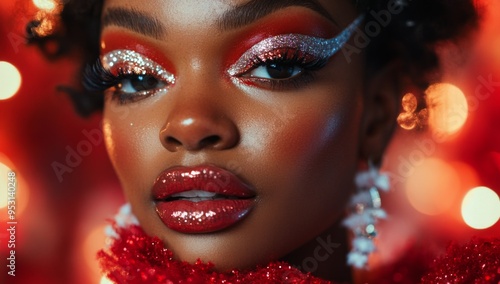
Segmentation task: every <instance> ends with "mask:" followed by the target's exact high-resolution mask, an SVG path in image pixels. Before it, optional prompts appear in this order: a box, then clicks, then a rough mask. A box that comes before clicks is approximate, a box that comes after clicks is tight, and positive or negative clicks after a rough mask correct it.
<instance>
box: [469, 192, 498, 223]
mask: <svg viewBox="0 0 500 284" xmlns="http://www.w3.org/2000/svg"><path fill="white" fill-rule="evenodd" d="M462 218H463V219H464V221H465V223H466V224H467V225H468V226H469V227H471V228H474V229H486V228H489V227H491V226H493V225H495V223H496V222H497V221H498V219H499V218H500V198H499V197H498V195H497V194H496V193H495V192H494V191H493V190H491V189H490V188H487V187H484V186H480V187H476V188H473V189H471V190H470V191H469V192H467V194H466V195H465V197H464V199H463V201H462Z"/></svg>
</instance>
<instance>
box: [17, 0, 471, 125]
mask: <svg viewBox="0 0 500 284" xmlns="http://www.w3.org/2000/svg"><path fill="white" fill-rule="evenodd" d="M352 1H354V4H355V5H356V7H357V8H358V10H359V11H360V13H364V14H365V15H366V16H365V23H367V25H365V28H368V23H370V22H372V21H375V22H377V21H379V23H378V24H379V30H377V33H376V36H374V37H372V38H370V42H369V45H368V46H367V47H366V54H367V56H366V58H367V62H366V64H367V67H368V70H369V71H368V72H370V73H371V74H373V73H374V72H376V71H377V70H379V69H380V68H382V67H384V66H385V65H386V64H388V63H389V62H391V61H393V60H396V59H398V60H401V61H402V62H403V63H404V64H405V66H406V67H407V70H409V73H410V74H408V75H410V76H411V77H412V78H414V79H415V83H416V85H418V86H419V87H420V88H422V89H423V88H425V87H426V86H427V85H428V84H429V83H431V82H430V79H429V78H428V76H427V75H428V74H431V73H432V72H433V71H436V70H437V69H438V67H439V61H438V56H437V54H436V52H435V46H436V44H438V43H440V42H443V41H449V40H456V39H460V38H462V37H464V36H466V35H467V34H468V33H469V32H470V31H471V30H473V29H474V28H475V27H476V26H477V23H478V13H477V9H476V8H477V7H475V3H474V0H352ZM391 5H392V6H391ZM102 6H103V0H70V1H66V3H64V7H63V9H62V11H61V13H60V22H61V28H60V29H59V30H58V31H57V32H55V33H53V34H51V35H40V34H38V33H37V27H38V26H39V25H40V21H31V22H30V23H29V24H28V25H27V27H26V32H27V38H28V43H30V44H36V45H38V46H39V47H40V48H41V50H42V52H43V53H44V54H45V55H46V56H47V57H48V58H50V59H56V58H59V57H61V56H66V55H68V54H70V53H71V52H74V51H75V50H76V51H77V54H79V56H78V60H81V63H82V69H81V72H80V76H82V74H83V72H84V70H85V67H86V66H88V65H92V64H93V63H95V61H96V59H97V58H98V56H99V37H100V25H101V10H102ZM391 7H392V8H393V9H394V10H393V11H396V10H395V9H398V10H397V11H398V12H397V13H392V14H391V15H390V17H391V19H390V20H389V21H387V23H386V24H385V25H384V26H383V27H381V26H380V17H381V15H382V14H384V13H387V12H386V11H388V10H390V9H391ZM386 15H387V14H386ZM382 16H383V15H382ZM49 43H50V45H51V46H53V43H56V46H57V48H56V49H54V48H50V49H49V48H47V46H48V45H49ZM73 54H74V53H73ZM60 89H61V90H63V91H65V92H67V93H68V94H69V96H70V97H71V99H72V101H73V103H74V105H75V108H76V110H77V112H78V113H79V114H80V115H82V116H84V117H85V116H88V115H90V114H92V113H93V112H96V111H99V110H101V109H102V108H103V103H104V99H103V97H104V96H103V95H102V94H98V93H92V92H88V91H85V90H84V88H83V87H82V86H76V87H75V86H74V87H60Z"/></svg>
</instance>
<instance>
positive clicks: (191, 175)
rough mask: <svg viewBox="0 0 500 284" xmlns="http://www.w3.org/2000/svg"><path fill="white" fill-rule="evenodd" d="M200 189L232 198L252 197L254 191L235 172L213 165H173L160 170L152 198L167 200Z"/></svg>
mask: <svg viewBox="0 0 500 284" xmlns="http://www.w3.org/2000/svg"><path fill="white" fill-rule="evenodd" d="M190 190H201V191H206V192H212V193H216V194H218V195H222V196H226V197H232V198H242V199H243V198H245V199H246V198H252V197H254V196H255V191H254V190H253V189H252V188H251V186H249V185H248V184H245V183H244V182H243V181H241V180H240V179H239V178H238V177H237V176H236V175H235V174H233V173H232V172H230V171H228V170H224V169H222V168H219V167H217V166H213V165H202V166H195V167H181V166H177V167H173V168H170V169H167V170H165V171H163V172H161V173H160V174H159V175H158V177H157V178H156V181H155V183H154V185H153V198H154V199H155V200H156V201H167V199H168V198H170V197H172V195H174V194H177V193H181V192H185V191H190Z"/></svg>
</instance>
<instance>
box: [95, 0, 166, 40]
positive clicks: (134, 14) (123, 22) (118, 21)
mask: <svg viewBox="0 0 500 284" xmlns="http://www.w3.org/2000/svg"><path fill="white" fill-rule="evenodd" d="M101 25H102V28H105V27H107V26H119V27H124V28H127V29H129V30H132V31H134V32H138V33H140V34H143V35H146V36H150V37H153V38H156V39H160V38H161V37H162V36H164V35H165V31H166V29H165V26H164V25H163V24H162V23H161V22H160V21H159V20H158V19H156V18H154V17H152V16H149V15H147V14H145V13H142V12H140V11H137V10H134V9H127V8H119V7H117V8H114V7H111V8H108V9H106V12H105V14H104V16H103V17H102V23H101Z"/></svg>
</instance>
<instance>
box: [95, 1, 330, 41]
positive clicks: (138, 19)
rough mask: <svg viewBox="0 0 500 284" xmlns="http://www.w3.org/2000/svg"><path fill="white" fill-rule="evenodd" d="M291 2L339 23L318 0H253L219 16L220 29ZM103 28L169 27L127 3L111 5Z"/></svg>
mask: <svg viewBox="0 0 500 284" xmlns="http://www.w3.org/2000/svg"><path fill="white" fill-rule="evenodd" d="M291 6H300V7H305V8H309V9H311V10H313V11H315V12H317V13H319V14H320V15H322V16H324V17H325V18H327V19H328V20H330V21H332V22H333V23H335V24H337V23H336V22H335V20H334V19H333V18H332V16H331V15H330V14H329V13H328V11H326V9H325V8H323V6H321V4H319V3H318V2H317V0H273V1H269V0H250V1H249V2H248V3H245V4H243V5H240V6H236V7H234V8H232V9H230V10H229V11H227V12H225V13H224V14H222V16H221V17H220V18H219V19H218V20H217V26H218V28H219V29H220V30H231V29H236V28H240V27H243V26H246V25H248V24H251V23H253V22H255V21H257V20H258V19H260V18H263V17H265V16H267V15H269V14H271V13H273V12H275V11H277V10H280V9H284V8H287V7H291ZM101 25H102V28H103V29H104V28H105V27H108V26H119V27H124V28H127V29H129V30H131V31H135V32H137V33H140V34H143V35H146V36H150V37H153V38H155V39H161V38H162V37H163V36H164V35H165V34H166V30H167V29H166V28H165V26H164V25H163V23H162V22H161V21H159V20H158V19H157V18H155V17H153V16H150V15H148V14H146V13H143V12H140V11H137V10H135V9H130V8H123V7H110V8H107V9H106V11H105V13H104V16H103V17H102V22H101Z"/></svg>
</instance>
